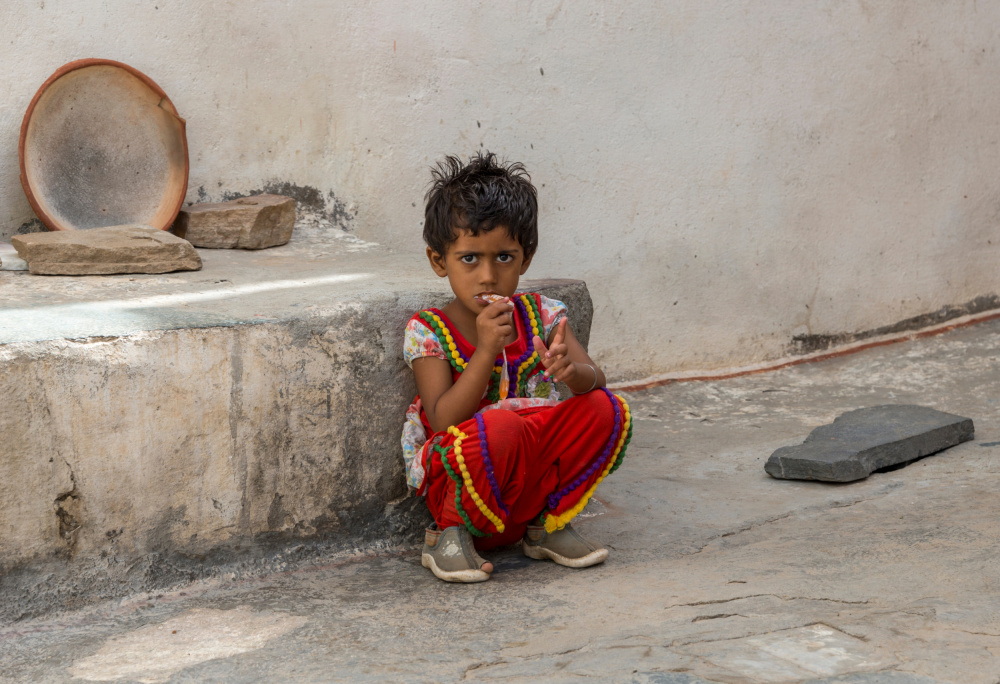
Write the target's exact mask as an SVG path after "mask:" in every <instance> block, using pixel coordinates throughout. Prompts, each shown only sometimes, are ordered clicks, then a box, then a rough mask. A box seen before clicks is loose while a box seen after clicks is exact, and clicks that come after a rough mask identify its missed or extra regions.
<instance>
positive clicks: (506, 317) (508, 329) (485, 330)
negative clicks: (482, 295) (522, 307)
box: [476, 297, 514, 356]
mask: <svg viewBox="0 0 1000 684" xmlns="http://www.w3.org/2000/svg"><path fill="white" fill-rule="evenodd" d="M512 311H514V304H512V303H511V301H510V299H509V298H506V297H505V298H504V299H502V300H501V301H497V302H493V303H492V304H490V305H489V306H487V307H486V308H485V309H483V310H482V311H480V312H479V315H478V316H477V317H476V335H477V336H478V337H479V340H478V344H477V345H476V348H477V349H482V350H483V351H486V352H489V353H490V354H491V355H492V356H496V355H498V354H499V353H500V352H501V351H503V348H504V347H505V346H507V340H508V339H510V338H511V337H512V336H513V334H514V318H513V317H512V316H511V312H512Z"/></svg>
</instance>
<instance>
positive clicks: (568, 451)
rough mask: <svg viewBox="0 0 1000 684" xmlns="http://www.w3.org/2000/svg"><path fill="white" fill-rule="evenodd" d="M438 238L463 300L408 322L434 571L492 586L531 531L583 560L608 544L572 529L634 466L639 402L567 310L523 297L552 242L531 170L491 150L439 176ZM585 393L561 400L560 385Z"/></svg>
mask: <svg viewBox="0 0 1000 684" xmlns="http://www.w3.org/2000/svg"><path fill="white" fill-rule="evenodd" d="M432 175H433V183H432V186H431V189H430V191H429V192H428V193H427V198H426V200H427V206H426V210H425V222H424V240H425V241H426V242H427V258H428V259H429V260H430V263H431V268H432V269H433V270H434V272H435V273H436V274H437V275H438V276H440V277H442V278H448V282H449V284H450V285H451V289H452V291H453V292H454V293H455V298H454V299H453V300H452V301H451V302H450V303H448V304H447V305H446V306H445V307H444V308H443V309H440V310H439V309H428V310H426V311H420V312H418V313H417V314H415V315H414V316H413V318H411V319H410V321H409V323H408V324H407V326H406V334H405V342H404V354H403V355H404V357H405V359H406V363H407V364H408V365H409V366H410V367H411V368H412V369H413V375H414V377H415V379H416V383H417V391H418V393H419V396H418V397H417V399H416V401H415V402H414V404H413V405H412V406H410V409H409V411H408V412H407V416H406V418H407V420H406V424H405V427H404V430H403V440H402V441H403V451H404V458H405V461H406V473H407V481H408V483H409V484H410V486H411V487H414V488H415V489H416V490H417V493H418V494H422V495H424V496H425V497H426V501H427V506H428V507H429V509H430V511H431V514H432V515H433V517H434V520H435V523H436V524H435V525H434V526H433V527H431V528H429V529H428V530H427V532H426V535H425V542H424V548H423V554H422V562H423V565H424V567H427V568H430V570H431V571H432V572H433V573H434V574H435V575H436V576H437V577H439V578H440V579H443V580H445V581H448V582H482V581H485V580H487V579H489V577H490V573H491V572H492V571H493V565H492V564H491V563H489V562H487V561H485V560H484V559H483V558H481V557H480V556H479V554H478V553H477V552H476V550H477V549H478V550H485V549H489V548H493V547H496V546H500V545H503V544H511V543H514V542H516V541H517V540H518V539H522V538H523V539H522V544H523V549H524V553H525V555H527V556H528V557H530V558H538V559H549V560H553V561H555V562H556V563H559V564H560V565H565V566H568V567H572V568H583V567H587V566H590V565H595V564H597V563H600V562H602V561H604V559H605V558H607V556H608V552H607V550H606V549H604V548H599V547H598V546H596V545H594V544H591V543H590V542H588V541H586V540H584V539H583V538H582V537H580V535H579V534H577V533H576V531H575V530H574V529H573V528H572V526H571V525H570V520H571V519H572V518H573V517H574V516H576V515H577V514H578V513H579V512H580V511H581V510H583V507H584V506H586V505H587V501H588V500H589V499H590V496H591V495H592V494H593V493H594V489H595V488H596V487H597V485H598V484H599V483H600V482H601V480H603V479H604V478H605V477H606V476H607V475H608V474H609V473H612V472H614V470H615V469H617V468H618V466H619V465H620V464H621V462H622V458H623V457H624V455H625V448H626V447H627V446H628V441H629V438H630V437H631V429H632V423H631V419H630V416H629V409H628V406H627V405H626V403H625V402H624V401H623V400H622V399H621V398H619V397H617V396H615V395H613V394H612V393H611V392H609V391H608V390H607V389H605V388H604V385H605V378H604V373H603V372H602V371H601V369H600V368H598V367H597V365H596V364H595V363H594V362H593V361H592V360H591V358H590V357H589V356H588V355H587V352H586V351H584V349H583V347H582V346H581V345H580V343H579V342H578V341H577V340H576V338H575V337H574V336H573V331H572V329H571V328H570V327H569V325H568V322H567V321H568V318H567V311H566V306H565V305H564V304H563V303H562V302H559V301H556V300H553V299H548V298H546V297H543V296H541V295H538V294H531V293H524V294H515V293H516V292H517V283H518V279H519V278H520V276H522V275H524V273H525V271H527V270H528V266H529V265H530V264H531V258H532V256H534V253H535V248H536V247H537V245H538V221H537V217H538V203H537V200H536V197H535V188H534V186H533V185H532V184H531V180H530V178H529V176H528V174H527V173H526V171H525V169H524V166H522V165H521V164H506V163H500V162H498V161H497V158H496V156H495V155H493V154H490V153H488V152H486V153H480V154H478V155H477V156H475V157H472V158H471V159H470V160H469V163H468V164H466V165H463V164H462V162H461V160H459V159H458V158H457V157H447V158H446V159H445V160H444V161H443V162H441V163H440V164H438V166H437V168H436V169H434V170H433V171H432ZM556 380H558V381H561V382H564V383H565V384H566V385H567V386H568V387H569V388H570V390H572V392H573V394H574V395H575V396H573V397H572V398H569V399H566V400H564V401H560V400H559V396H558V393H557V391H556V388H555V385H554V381H556Z"/></svg>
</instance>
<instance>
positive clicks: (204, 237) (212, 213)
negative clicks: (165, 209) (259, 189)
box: [171, 195, 295, 249]
mask: <svg viewBox="0 0 1000 684" xmlns="http://www.w3.org/2000/svg"><path fill="white" fill-rule="evenodd" d="M294 225H295V200H293V199H292V198H291V197H284V196H282V195H254V196H252V197H241V198H240V199H236V200H232V201H230V202H218V203H213V204H194V205H191V206H190V207H187V208H185V209H182V210H181V212H180V214H178V215H177V220H176V221H175V222H174V227H173V228H172V229H171V230H172V231H173V233H174V234H175V235H178V236H180V237H182V238H184V239H185V240H188V241H189V242H190V243H191V244H192V245H194V246H195V247H210V248H214V249H264V248H265V247H276V246H278V245H283V244H285V243H286V242H288V241H289V240H290V239H291V238H292V227H293V226H294Z"/></svg>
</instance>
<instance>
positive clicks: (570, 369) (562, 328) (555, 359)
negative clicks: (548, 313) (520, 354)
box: [535, 318, 576, 384]
mask: <svg viewBox="0 0 1000 684" xmlns="http://www.w3.org/2000/svg"><path fill="white" fill-rule="evenodd" d="M565 339H566V319H565V318H564V319H562V320H561V321H559V324H558V325H557V326H556V329H555V332H554V333H553V334H552V346H549V347H546V346H545V341H544V340H543V339H542V338H541V337H539V336H538V335H535V351H537V352H538V356H539V358H541V361H542V365H543V366H545V373H544V377H545V379H546V380H547V379H549V378H555V379H556V380H558V381H559V382H565V383H567V384H569V383H570V382H571V381H572V379H573V378H575V377H576V364H575V363H573V362H572V361H571V360H570V358H569V356H568V353H569V347H568V346H567V345H566V342H565Z"/></svg>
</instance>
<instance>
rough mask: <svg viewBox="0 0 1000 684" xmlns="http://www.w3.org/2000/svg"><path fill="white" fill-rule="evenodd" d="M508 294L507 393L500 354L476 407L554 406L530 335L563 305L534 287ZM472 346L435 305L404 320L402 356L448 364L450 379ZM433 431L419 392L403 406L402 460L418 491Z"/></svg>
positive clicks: (544, 329) (547, 325)
mask: <svg viewBox="0 0 1000 684" xmlns="http://www.w3.org/2000/svg"><path fill="white" fill-rule="evenodd" d="M511 300H512V301H513V302H514V327H515V328H516V330H517V339H516V340H514V341H513V342H511V343H510V344H508V345H507V347H506V349H505V350H504V351H505V352H506V354H507V372H508V384H509V387H510V395H509V397H508V398H507V399H503V400H501V399H500V375H501V373H502V370H503V357H502V356H498V357H497V359H496V363H495V364H494V366H493V374H492V376H491V377H490V381H489V384H488V385H487V386H486V391H485V392H483V398H482V400H481V401H480V403H479V410H478V411H477V413H482V412H484V411H488V410H491V409H496V408H503V409H508V410H513V409H521V408H529V407H533V406H552V405H554V404H557V403H558V402H559V393H558V392H557V391H556V388H555V384H554V383H553V382H552V381H551V380H544V379H543V378H542V371H543V370H545V369H544V367H543V366H542V364H541V363H540V361H539V358H538V354H536V353H535V345H534V341H533V337H534V336H535V335H536V334H537V335H538V336H539V337H541V338H542V339H544V340H548V339H549V335H550V334H551V333H552V330H553V329H555V327H556V325H557V324H558V323H559V321H561V320H562V319H564V318H566V305H565V304H563V303H562V302H560V301H557V300H555V299H549V298H547V297H543V296H542V295H539V294H533V293H526V294H518V295H515V296H514V297H512V299H511ZM475 351H476V348H475V347H473V346H472V345H471V344H469V342H468V341H467V340H466V339H465V338H464V337H462V334H461V333H460V332H458V330H457V329H456V328H455V327H454V326H453V325H452V324H451V321H449V320H448V317H447V316H445V315H444V313H442V312H441V311H439V310H438V309H427V310H425V311H419V312H417V313H416V314H414V316H413V318H411V319H410V321H409V323H407V324H406V332H405V334H404V336H403V359H404V360H405V361H406V365H408V366H410V367H411V368H412V367H413V360H414V359H419V358H422V357H424V356H433V357H435V358H439V359H442V360H445V361H448V362H449V363H450V364H451V374H452V380H453V381H454V380H457V379H458V376H459V375H460V374H461V373H462V371H463V370H465V365H466V363H468V360H469V358H470V357H471V356H472V354H473V353H474V352H475ZM432 434H433V431H432V430H431V428H430V424H429V423H428V421H427V415H426V414H425V413H424V410H423V406H421V404H420V397H417V399H416V401H414V402H413V404H411V405H410V408H409V409H408V410H407V412H406V422H405V423H404V425H403V437H402V440H401V441H402V443H403V460H404V462H405V463H406V482H407V484H409V485H410V486H411V487H413V488H415V489H417V490H418V491H420V490H421V485H423V483H424V466H423V461H424V459H423V454H424V449H425V447H426V446H427V444H428V439H429V438H430V436H431V435H432Z"/></svg>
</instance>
